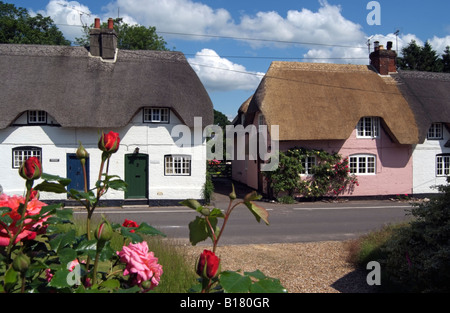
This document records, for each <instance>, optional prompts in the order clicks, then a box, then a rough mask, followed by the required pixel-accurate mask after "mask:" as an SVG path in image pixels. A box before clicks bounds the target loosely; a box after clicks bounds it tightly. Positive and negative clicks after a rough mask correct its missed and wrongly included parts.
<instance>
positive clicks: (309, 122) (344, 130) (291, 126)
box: [233, 47, 420, 196]
mask: <svg viewBox="0 0 450 313" xmlns="http://www.w3.org/2000/svg"><path fill="white" fill-rule="evenodd" d="M392 53H395V51H392V50H390V48H389V49H387V50H384V49H382V48H381V47H377V50H376V51H375V52H374V53H373V54H372V55H371V58H372V66H365V65H342V64H311V63H299V62H273V63H272V64H271V66H270V68H269V70H268V71H267V73H266V75H265V77H264V78H263V79H262V81H261V83H260V85H259V87H258V88H257V90H256V92H255V93H254V95H253V96H252V97H251V98H250V99H249V100H247V101H246V102H245V103H243V104H242V106H241V107H240V109H239V111H238V116H237V118H236V119H235V123H236V124H243V125H249V124H254V125H259V124H260V123H265V124H267V126H269V129H270V126H271V125H279V148H280V150H281V151H284V150H287V149H289V148H292V147H303V148H310V149H317V150H325V151H328V152H337V153H339V154H341V155H342V156H343V157H349V160H350V170H351V172H352V173H354V174H356V175H357V176H358V180H359V186H358V187H356V188H355V189H354V191H353V193H352V194H350V195H351V196H379V195H396V194H411V193H412V191H413V167H412V165H413V163H412V158H411V157H412V152H413V146H412V145H415V144H417V143H418V142H419V135H420V134H419V128H418V126H417V121H416V119H415V115H414V112H413V111H412V109H411V107H410V106H409V104H408V102H407V101H406V99H405V98H404V96H403V94H402V92H401V91H400V90H399V88H398V86H397V83H396V81H395V80H394V79H392V78H391V77H390V76H389V75H388V74H389V73H390V72H392V70H394V71H395V63H394V67H393V69H392V59H393V60H394V61H395V55H393V54H392ZM313 161H314V160H311V162H313ZM260 162H261V160H255V161H249V160H235V161H233V179H235V180H237V181H240V182H242V183H245V184H247V185H248V186H250V187H252V188H254V189H258V190H260V191H261V192H267V186H265V180H264V179H262V175H261V173H260V172H259V171H258V168H259V166H260ZM308 162H309V161H308Z"/></svg>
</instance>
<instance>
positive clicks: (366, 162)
mask: <svg viewBox="0 0 450 313" xmlns="http://www.w3.org/2000/svg"><path fill="white" fill-rule="evenodd" d="M350 173H352V174H375V173H376V157H375V156H374V155H364V154H362V155H353V156H350Z"/></svg>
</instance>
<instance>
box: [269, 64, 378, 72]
mask: <svg viewBox="0 0 450 313" xmlns="http://www.w3.org/2000/svg"><path fill="white" fill-rule="evenodd" d="M270 68H273V69H286V70H304V71H317V72H358V73H361V72H373V71H372V70H371V69H370V68H369V66H368V65H358V64H336V63H308V62H289V61H274V62H272V64H271V65H270Z"/></svg>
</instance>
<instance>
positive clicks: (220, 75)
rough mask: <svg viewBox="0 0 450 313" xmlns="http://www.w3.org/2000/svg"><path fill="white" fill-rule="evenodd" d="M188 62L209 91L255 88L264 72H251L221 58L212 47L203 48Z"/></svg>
mask: <svg viewBox="0 0 450 313" xmlns="http://www.w3.org/2000/svg"><path fill="white" fill-rule="evenodd" d="M188 62H189V63H190V65H191V66H192V68H193V69H194V70H195V72H196V73H197V75H198V77H199V78H200V80H201V81H202V83H203V84H204V86H205V88H206V89H207V90H208V91H211V92H212V91H230V90H255V89H256V88H257V87H258V84H259V83H260V81H261V79H262V77H263V76H264V73H261V72H249V71H247V70H246V68H245V67H244V66H243V65H240V64H236V63H233V62H231V61H230V60H228V59H226V58H221V57H220V56H219V55H218V54H217V52H215V51H214V50H211V49H202V50H201V51H200V52H197V53H196V54H195V57H194V58H189V59H188Z"/></svg>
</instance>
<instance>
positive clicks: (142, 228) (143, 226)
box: [135, 222, 166, 237]
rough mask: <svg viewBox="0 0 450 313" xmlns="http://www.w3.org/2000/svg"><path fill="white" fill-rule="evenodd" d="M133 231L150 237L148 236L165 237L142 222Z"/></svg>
mask: <svg viewBox="0 0 450 313" xmlns="http://www.w3.org/2000/svg"><path fill="white" fill-rule="evenodd" d="M135 231H137V232H140V233H143V234H146V235H150V236H163V237H166V234H164V233H163V232H161V231H159V230H157V229H156V228H154V227H153V226H150V225H148V224H147V223H145V222H143V223H141V224H140V225H139V227H137V228H135Z"/></svg>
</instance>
